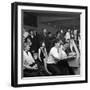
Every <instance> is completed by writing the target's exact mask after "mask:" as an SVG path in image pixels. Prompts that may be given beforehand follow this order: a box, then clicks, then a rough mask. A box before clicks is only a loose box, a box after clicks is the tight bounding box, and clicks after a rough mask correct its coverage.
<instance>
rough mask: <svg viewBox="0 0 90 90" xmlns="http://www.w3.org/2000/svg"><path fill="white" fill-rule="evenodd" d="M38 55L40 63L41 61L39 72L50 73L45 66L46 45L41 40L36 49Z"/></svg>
mask: <svg viewBox="0 0 90 90" xmlns="http://www.w3.org/2000/svg"><path fill="white" fill-rule="evenodd" d="M38 56H39V60H40V63H41V66H40V67H41V68H40V71H41V73H42V72H43V73H45V74H50V73H49V71H48V69H47V66H46V60H47V57H48V55H47V50H46V46H45V42H44V41H42V42H40V48H39V50H38Z"/></svg>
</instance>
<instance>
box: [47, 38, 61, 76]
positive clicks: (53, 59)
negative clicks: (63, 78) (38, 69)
mask: <svg viewBox="0 0 90 90" xmlns="http://www.w3.org/2000/svg"><path fill="white" fill-rule="evenodd" d="M60 44H61V41H60V40H59V39H56V40H55V41H54V46H53V47H52V48H51V50H50V53H49V57H48V59H47V62H46V63H47V68H48V70H49V72H50V73H51V74H52V75H61V74H62V72H61V71H60V68H59V67H58V65H57V62H58V61H60V60H61V57H62V56H61V51H60Z"/></svg>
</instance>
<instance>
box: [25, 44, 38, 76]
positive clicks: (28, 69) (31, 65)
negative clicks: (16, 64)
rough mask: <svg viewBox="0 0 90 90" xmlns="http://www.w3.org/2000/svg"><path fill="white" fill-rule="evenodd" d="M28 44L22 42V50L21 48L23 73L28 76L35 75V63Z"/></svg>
mask: <svg viewBox="0 0 90 90" xmlns="http://www.w3.org/2000/svg"><path fill="white" fill-rule="evenodd" d="M29 49H30V46H29V45H28V44H27V43H24V50H23V71H24V72H23V74H24V77H29V76H37V75H38V71H37V69H38V68H37V64H36V63H35V60H34V58H33V57H32V54H31V53H30V52H29Z"/></svg>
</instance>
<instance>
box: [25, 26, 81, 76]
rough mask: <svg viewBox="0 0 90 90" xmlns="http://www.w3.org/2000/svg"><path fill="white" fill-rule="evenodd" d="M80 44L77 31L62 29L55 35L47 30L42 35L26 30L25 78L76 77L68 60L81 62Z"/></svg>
mask: <svg viewBox="0 0 90 90" xmlns="http://www.w3.org/2000/svg"><path fill="white" fill-rule="evenodd" d="M79 43H80V34H79V32H78V30H77V29H75V30H71V29H69V28H68V29H67V30H66V31H64V30H63V29H61V30H58V31H57V32H56V33H55V34H52V33H51V32H48V30H47V29H45V28H43V30H42V32H40V33H38V32H37V31H36V30H31V29H30V30H28V31H26V30H25V29H24V30H23V76H24V77H30V76H46V75H75V72H74V69H73V68H72V67H70V65H69V63H68V59H74V60H75V61H79V59H80V45H79ZM71 56H72V57H73V58H70V57H71ZM74 57H75V58H74ZM79 64H80V63H79Z"/></svg>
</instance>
